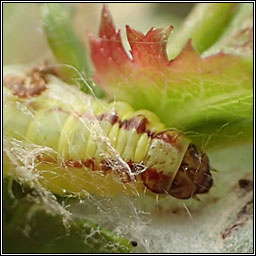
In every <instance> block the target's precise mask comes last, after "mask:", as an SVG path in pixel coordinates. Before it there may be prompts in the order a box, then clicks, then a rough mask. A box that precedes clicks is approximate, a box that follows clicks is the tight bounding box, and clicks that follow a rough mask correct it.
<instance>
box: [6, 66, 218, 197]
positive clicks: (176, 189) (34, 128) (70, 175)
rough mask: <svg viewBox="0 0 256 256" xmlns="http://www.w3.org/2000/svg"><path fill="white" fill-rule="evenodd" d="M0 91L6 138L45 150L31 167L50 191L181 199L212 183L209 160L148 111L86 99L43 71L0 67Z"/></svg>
mask: <svg viewBox="0 0 256 256" xmlns="http://www.w3.org/2000/svg"><path fill="white" fill-rule="evenodd" d="M3 92H4V97H3V98H4V104H3V128H4V129H3V130H4V135H5V136H7V138H14V139H16V140H19V141H23V142H24V143H30V144H32V145H38V146H41V147H46V148H49V149H50V150H49V152H48V153H47V154H46V153H45V154H38V155H36V157H35V159H34V161H35V163H34V164H33V165H34V171H35V172H37V173H38V174H39V177H40V178H39V179H40V182H41V184H42V185H43V186H45V187H47V188H48V189H49V190H51V191H52V192H53V193H57V194H63V193H79V194H80V195H81V196H83V195H86V194H87V193H95V194H99V195H116V194H119V193H121V192H122V193H129V194H138V193H139V194H140V193H149V194H153V195H154V194H169V195H171V196H173V197H175V198H179V199H187V198H190V197H193V196H195V195H196V194H203V193H207V192H208V191H209V189H210V188H211V186H212V184H213V179H212V176H211V172H210V165H209V159H208V157H207V155H206V154H205V153H204V152H202V151H201V150H200V149H199V148H198V147H197V146H196V145H194V144H192V143H191V141H190V140H189V139H188V138H187V137H186V136H185V135H184V134H183V133H182V132H180V131H178V130H176V129H167V128H165V127H164V125H163V124H162V123H161V122H160V121H159V119H158V118H157V116H156V115H155V114H153V113H152V112H150V111H148V110H138V111H135V110H134V109H132V108H131V106H129V105H128V104H127V103H125V102H118V101H116V102H112V103H108V102H106V101H103V100H99V99H96V98H95V97H92V96H90V95H86V94H84V93H82V92H80V91H79V90H77V89H76V88H73V87H71V86H69V85H67V84H66V83H64V82H63V81H62V80H60V79H59V78H58V77H57V76H56V74H55V73H54V72H53V71H52V70H50V69H48V70H47V69H46V68H45V67H36V68H33V69H30V70H29V71H28V72H27V73H24V72H23V71H19V70H18V69H14V68H12V67H11V68H5V70H4V87H3ZM13 168H15V166H13Z"/></svg>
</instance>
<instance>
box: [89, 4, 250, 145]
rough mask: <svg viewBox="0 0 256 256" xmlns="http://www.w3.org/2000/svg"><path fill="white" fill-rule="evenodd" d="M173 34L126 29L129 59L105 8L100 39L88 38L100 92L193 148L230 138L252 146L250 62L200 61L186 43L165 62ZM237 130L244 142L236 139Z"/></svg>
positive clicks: (225, 57) (224, 57) (233, 58)
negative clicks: (176, 132)
mask: <svg viewBox="0 0 256 256" xmlns="http://www.w3.org/2000/svg"><path fill="white" fill-rule="evenodd" d="M221 6H222V5H221ZM209 8H210V7H209ZM223 8H224V9H225V8H226V5H225V4H224V7H223ZM215 18H216V17H215ZM171 29H172V27H170V28H169V29H154V28H152V29H150V30H149V31H148V32H147V33H146V34H145V35H144V34H142V33H141V32H138V31H136V30H135V29H131V28H130V27H129V26H127V38H128V41H129V43H130V46H131V51H130V53H131V56H132V59H130V58H128V57H127V55H125V51H124V49H123V48H122V44H121V41H120V35H119V31H116V29H115V27H114V25H113V23H112V20H111V16H110V14H109V13H108V12H107V9H106V8H104V9H103V12H102V21H101V26H100V30H99V31H100V33H99V37H98V38H96V37H92V36H91V38H90V40H91V49H92V50H91V55H92V60H93V63H94V65H95V69H96V74H95V77H96V78H97V80H98V81H99V83H100V84H101V85H102V88H104V90H105V92H106V93H107V95H108V96H109V97H111V98H115V99H118V100H123V101H126V102H128V103H129V104H131V106H132V107H133V108H135V109H148V110H151V111H152V112H154V113H156V114H157V116H158V117H159V118H160V120H161V121H162V122H163V123H164V124H165V125H166V126H167V127H175V128H178V129H180V130H182V131H184V132H186V133H187V134H188V135H189V136H191V138H192V139H195V141H197V142H198V141H200V140H201V141H202V143H203V141H207V145H208V146H210V145H213V144H214V142H215V143H218V144H219V141H218V140H216V136H218V137H222V141H223V143H226V139H227V138H228V137H232V138H233V140H236V141H237V142H239V143H240V142H244V141H245V140H246V141H248V140H250V139H251V134H252V132H251V131H252V114H253V61H252V57H251V56H246V55H245V56H244V55H243V56H240V55H239V56H237V55H231V54H224V53H218V54H215V55H211V56H207V57H202V56H200V55H199V54H198V53H197V52H196V51H195V49H194V48H193V46H192V42H191V40H189V41H188V42H187V44H186V46H185V47H184V48H183V49H182V51H181V53H180V54H179V55H178V56H177V57H176V58H175V59H173V60H171V61H169V60H168V58H167V56H166V43H167V41H166V39H167V38H168V36H169V34H170V32H171ZM111 38H115V40H111ZM240 123H241V124H240ZM244 124H246V125H244ZM223 127H227V128H225V129H223ZM238 127H239V128H242V130H240V131H239V133H241V134H242V136H237V135H238V132H237V128H238ZM227 131H228V132H229V134H227ZM198 133H199V136H195V134H197V135H198ZM215 135H216V136H215ZM227 135H228V136H227ZM199 137H201V138H200V139H199ZM209 140H212V142H213V143H209Z"/></svg>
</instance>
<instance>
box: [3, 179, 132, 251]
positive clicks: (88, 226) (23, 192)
mask: <svg viewBox="0 0 256 256" xmlns="http://www.w3.org/2000/svg"><path fill="white" fill-rule="evenodd" d="M35 196H36V195H35V194H34V191H33V190H31V189H29V188H26V187H22V186H21V185H19V184H18V183H17V182H15V181H11V180H9V179H7V178H6V179H4V180H3V252H4V253H128V252H131V249H132V245H131V243H130V241H128V240H127V239H126V238H124V237H120V236H117V235H115V234H113V233H112V232H110V231H108V230H106V229H105V228H102V227H100V226H98V225H97V224H94V223H92V222H90V221H85V220H84V219H83V220H82V219H72V220H70V221H69V222H68V223H66V226H65V225H64V222H63V218H62V216H61V215H56V214H53V213H51V212H50V211H49V209H47V206H46V205H44V204H43V203H42V202H40V199H39V198H36V197H35Z"/></svg>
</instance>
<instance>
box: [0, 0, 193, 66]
mask: <svg viewBox="0 0 256 256" xmlns="http://www.w3.org/2000/svg"><path fill="white" fill-rule="evenodd" d="M40 5H41V4H40V3H4V4H3V38H4V40H3V50H4V51H3V54H4V56H3V61H4V64H5V65H6V64H18V63H31V62H34V61H41V60H44V59H45V58H48V59H49V58H51V54H50V51H49V49H48V45H47V41H46V38H45V36H44V31H43V29H42V22H41V18H40ZM67 5H70V4H67ZM102 5H103V4H102V3H77V4H72V6H73V12H74V19H73V22H74V25H75V29H76V32H77V34H78V35H79V36H80V38H81V39H82V40H83V42H84V43H85V44H87V41H86V33H87V32H88V31H90V32H92V33H93V34H97V30H98V26H99V20H100V13H101V9H102ZM193 6H194V3H109V4H108V7H109V9H110V11H111V13H112V16H113V19H114V22H115V25H116V27H117V28H120V29H121V31H122V39H123V41H124V44H125V46H126V47H128V46H127V44H126V42H125V41H126V39H125V34H124V28H125V25H126V24H129V25H130V26H131V27H133V28H136V29H138V30H140V31H142V32H144V33H145V32H146V31H147V30H148V29H149V28H151V27H152V26H155V27H167V26H169V25H173V26H174V30H173V33H175V31H177V29H178V28H179V26H180V23H181V21H182V20H183V19H184V18H185V17H186V16H187V15H188V13H189V12H190V10H191V9H192V8H193Z"/></svg>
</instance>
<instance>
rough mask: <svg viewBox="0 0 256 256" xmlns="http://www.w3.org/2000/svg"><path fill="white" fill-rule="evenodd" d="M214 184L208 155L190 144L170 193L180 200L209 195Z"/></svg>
mask: <svg viewBox="0 0 256 256" xmlns="http://www.w3.org/2000/svg"><path fill="white" fill-rule="evenodd" d="M212 184H213V179H212V175H211V173H210V166H209V159H208V157H207V155H206V154H205V153H203V152H202V151H201V150H200V149H198V148H197V147H196V146H195V145H194V144H190V145H189V146H188V149H187V151H186V153H185V155H184V158H183V160H182V163H181V165H180V167H179V170H178V172H177V174H176V176H175V178H174V180H173V182H172V185H171V187H170V189H169V191H168V193H169V194H170V195H172V196H173V197H176V198H179V199H187V198H190V197H193V196H194V195H196V194H203V193H207V192H208V191H209V190H210V188H211V186H212Z"/></svg>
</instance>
